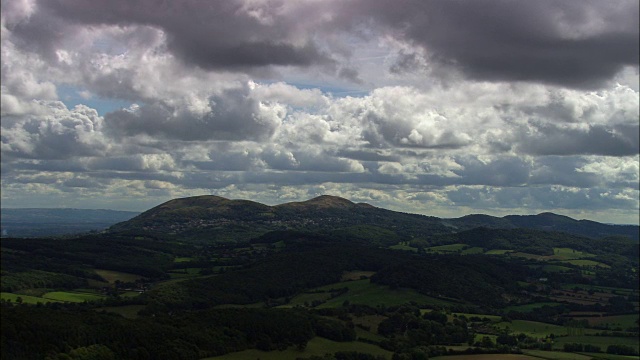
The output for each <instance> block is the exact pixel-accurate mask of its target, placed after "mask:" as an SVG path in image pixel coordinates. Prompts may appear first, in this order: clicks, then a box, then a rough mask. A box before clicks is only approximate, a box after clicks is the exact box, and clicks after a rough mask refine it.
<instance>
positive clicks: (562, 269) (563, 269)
mask: <svg viewBox="0 0 640 360" xmlns="http://www.w3.org/2000/svg"><path fill="white" fill-rule="evenodd" d="M572 270H573V269H572V268H570V267H566V266H561V265H544V266H543V267H542V271H546V272H550V273H561V272H568V271H572Z"/></svg>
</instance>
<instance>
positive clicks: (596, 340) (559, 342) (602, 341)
mask: <svg viewBox="0 0 640 360" xmlns="http://www.w3.org/2000/svg"><path fill="white" fill-rule="evenodd" d="M573 343H576V344H591V345H596V346H600V347H601V348H602V350H603V351H605V350H606V349H607V346H609V345H628V346H632V347H634V348H635V349H636V351H637V350H638V348H639V347H640V340H638V339H637V338H635V337H613V336H589V335H581V336H563V337H559V338H556V340H555V342H554V344H553V348H554V349H562V347H563V346H564V344H573Z"/></svg>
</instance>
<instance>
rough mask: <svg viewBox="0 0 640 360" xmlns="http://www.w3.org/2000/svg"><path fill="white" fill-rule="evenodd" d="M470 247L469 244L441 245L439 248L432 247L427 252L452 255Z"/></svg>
mask: <svg viewBox="0 0 640 360" xmlns="http://www.w3.org/2000/svg"><path fill="white" fill-rule="evenodd" d="M468 246H469V245H467V244H449V245H439V246H431V247H428V248H427V249H426V250H427V252H435V253H445V254H446V253H452V252H458V251H462V250H463V249H465V248H466V247H468Z"/></svg>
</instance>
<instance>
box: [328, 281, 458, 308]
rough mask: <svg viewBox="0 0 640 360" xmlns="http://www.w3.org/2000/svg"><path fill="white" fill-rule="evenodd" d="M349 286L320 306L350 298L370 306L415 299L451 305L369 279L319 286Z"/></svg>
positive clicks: (421, 302) (397, 303) (406, 301)
mask: <svg viewBox="0 0 640 360" xmlns="http://www.w3.org/2000/svg"><path fill="white" fill-rule="evenodd" d="M343 287H348V288H349V291H348V292H347V293H345V294H342V295H340V296H338V297H335V298H333V299H330V300H328V301H327V302H326V303H324V304H321V305H320V306H318V308H320V309H322V308H336V307H340V306H342V304H343V303H344V302H345V301H346V300H348V301H349V302H351V303H352V304H362V305H369V306H377V305H386V306H393V305H402V304H406V303H408V302H411V301H414V302H416V303H418V304H425V305H426V304H431V305H451V302H449V301H446V300H441V299H436V298H433V297H430V296H426V295H422V294H420V293H418V292H416V291H414V290H410V289H393V290H392V289H389V288H388V287H386V286H382V285H378V284H373V283H371V282H370V281H369V279H363V280H356V281H345V282H341V283H335V284H331V285H326V286H323V287H320V288H318V289H319V290H330V289H340V288H343Z"/></svg>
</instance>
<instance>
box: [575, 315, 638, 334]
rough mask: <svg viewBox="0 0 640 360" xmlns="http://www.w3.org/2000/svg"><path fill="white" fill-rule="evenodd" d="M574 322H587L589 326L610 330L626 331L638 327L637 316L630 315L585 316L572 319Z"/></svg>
mask: <svg viewBox="0 0 640 360" xmlns="http://www.w3.org/2000/svg"><path fill="white" fill-rule="evenodd" d="M574 319H576V320H583V319H584V320H587V321H588V322H589V325H591V326H604V327H609V328H611V329H615V328H621V329H622V330H626V329H628V328H631V327H638V324H637V323H636V321H637V320H638V314H630V315H613V316H588V317H587V316H585V317H574Z"/></svg>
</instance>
